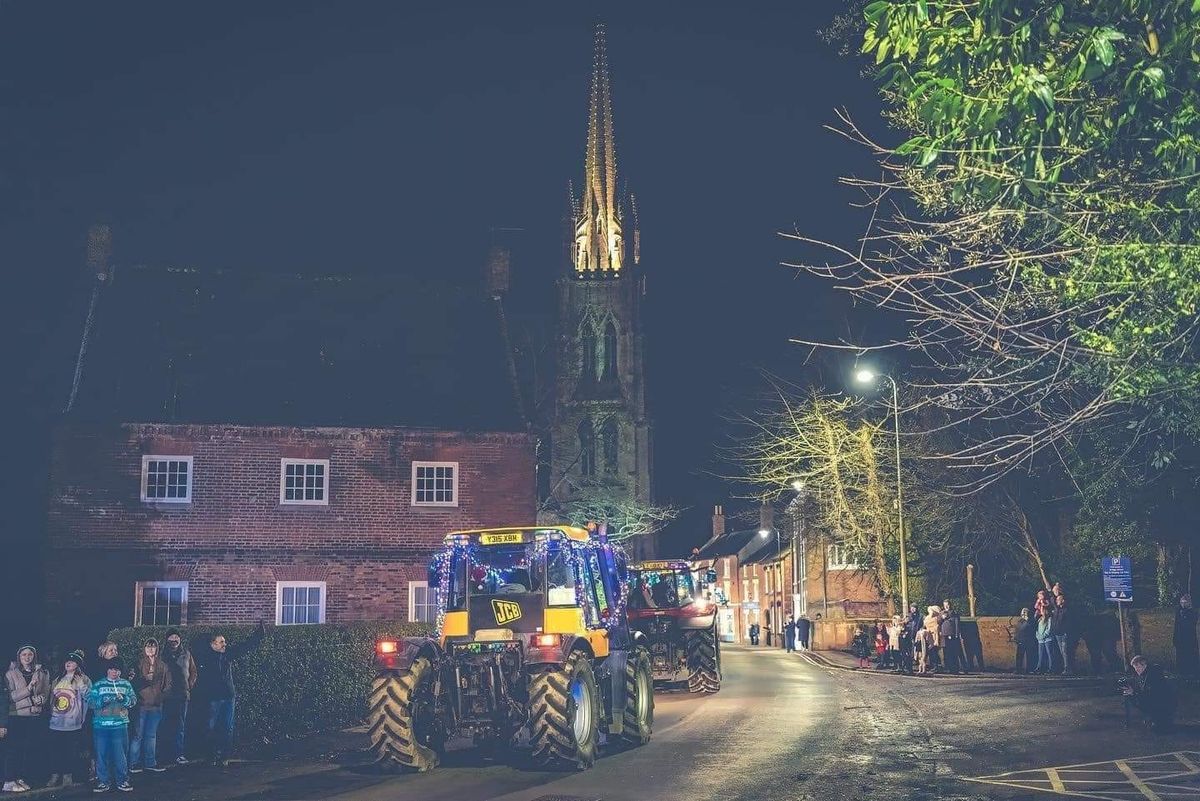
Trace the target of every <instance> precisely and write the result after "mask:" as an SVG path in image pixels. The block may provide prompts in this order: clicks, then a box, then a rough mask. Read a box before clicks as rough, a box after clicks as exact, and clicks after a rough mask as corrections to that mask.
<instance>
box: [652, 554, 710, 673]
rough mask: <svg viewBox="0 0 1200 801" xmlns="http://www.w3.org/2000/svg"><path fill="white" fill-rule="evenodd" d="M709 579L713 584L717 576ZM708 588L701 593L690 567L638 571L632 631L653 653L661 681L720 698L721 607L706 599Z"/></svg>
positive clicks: (664, 565)
mask: <svg viewBox="0 0 1200 801" xmlns="http://www.w3.org/2000/svg"><path fill="white" fill-rule="evenodd" d="M709 572H711V571H709ZM705 578H706V581H708V582H711V581H712V580H713V579H715V578H716V575H715V574H713V575H712V576H711V577H709V576H708V573H706V574H705ZM703 586H704V585H703V583H702V584H701V587H700V588H699V589H700V590H701V591H699V592H698V591H697V587H696V582H695V581H693V578H692V569H691V565H690V564H689V563H688V562H683V561H661V562H640V563H637V564H634V565H632V566H631V568H630V574H629V625H630V626H631V627H632V628H633V630H634V641H635V642H636V643H637V644H638V645H644V646H645V647H646V648H647V649H648V650H649V651H650V665H651V668H652V670H653V674H654V680H655V681H660V682H671V683H674V682H679V681H683V680H686V681H687V684H688V689H689V690H691V691H692V692H694V693H715V692H717V691H718V690H720V689H721V645H720V642H719V641H718V640H717V605H716V604H715V603H714V602H713V601H712V599H710V598H707V597H705V593H704V592H703Z"/></svg>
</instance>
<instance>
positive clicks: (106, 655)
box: [92, 640, 118, 678]
mask: <svg viewBox="0 0 1200 801" xmlns="http://www.w3.org/2000/svg"><path fill="white" fill-rule="evenodd" d="M117 656H118V654H117V644H116V643H115V642H113V641H112V640H105V641H104V642H102V643H100V644H99V645H97V646H96V669H95V670H94V671H92V675H93V676H98V677H100V678H103V677H104V666H105V665H107V664H108V661H109V660H110V659H116V658H117Z"/></svg>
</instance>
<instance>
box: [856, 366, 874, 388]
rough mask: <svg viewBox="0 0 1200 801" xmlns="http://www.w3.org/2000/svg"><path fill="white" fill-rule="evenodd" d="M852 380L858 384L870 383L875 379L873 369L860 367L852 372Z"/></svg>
mask: <svg viewBox="0 0 1200 801" xmlns="http://www.w3.org/2000/svg"><path fill="white" fill-rule="evenodd" d="M854 380H855V381H857V382H858V383H860V384H870V383H873V382H874V381H875V371H874V370H868V369H867V368H866V367H863V368H860V369H859V370H858V371H857V372H856V373H855V374H854Z"/></svg>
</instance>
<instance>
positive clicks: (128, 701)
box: [87, 657, 137, 793]
mask: <svg viewBox="0 0 1200 801" xmlns="http://www.w3.org/2000/svg"><path fill="white" fill-rule="evenodd" d="M102 667H103V668H104V674H105V677H104V678H103V679H100V680H99V681H97V682H96V683H95V684H93V685H92V689H91V690H89V691H88V695H87V702H88V706H89V707H91V709H92V711H93V715H92V740H93V742H94V743H95V746H96V788H95V791H96V792H98V793H103V792H107V791H108V790H110V789H111V788H112V785H113V781H114V780H115V781H116V786H117V789H118V790H120V791H122V792H126V793H127V792H129V791H130V790H132V789H133V785H131V784H130V783H129V754H128V751H127V749H128V748H129V709H130V707H132V706H133V705H134V704H135V703H137V693H136V692H134V689H133V685H132V684H130V683H129V682H128V681H126V680H125V679H123V678H121V675H122V674H123V673H124V671H125V666H124V665H123V664H122V662H121V660H120V658H119V657H118V658H115V659H109V660H106V661H105V663H104V664H103V665H102Z"/></svg>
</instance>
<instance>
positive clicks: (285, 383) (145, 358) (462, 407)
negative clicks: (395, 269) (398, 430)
mask: <svg viewBox="0 0 1200 801" xmlns="http://www.w3.org/2000/svg"><path fill="white" fill-rule="evenodd" d="M72 416H73V417H76V419H80V418H82V419H92V420H110V421H138V422H160V421H161V422H180V423H186V422H223V423H239V424H246V425H326V426H415V427H430V428H445V429H455V430H502V431H523V430H525V425H524V422H523V420H522V416H521V414H520V410H519V408H518V402H517V399H516V395H515V392H514V387H513V383H512V380H511V377H510V373H509V370H508V362H507V355H506V353H505V344H504V340H503V337H502V332H501V326H500V320H499V316H498V309H497V306H496V302H495V301H494V300H492V299H490V298H488V297H487V296H486V295H485V294H484V292H483V290H482V287H471V288H463V287H459V286H454V285H451V284H448V283H439V282H437V281H435V280H430V279H413V278H410V277H393V276H386V275H368V276H353V277H350V276H302V275H294V274H293V275H279V274H274V275H268V274H247V273H236V272H230V271H211V272H205V271H200V270H182V269H162V268H143V267H129V268H118V269H117V270H116V272H115V274H114V276H113V280H112V282H111V284H109V285H108V286H106V287H105V288H104V290H103V292H102V295H101V298H100V302H99V306H98V310H97V318H96V328H95V331H94V333H93V336H92V341H91V342H90V344H89V348H88V353H87V356H86V358H85V360H84V369H83V380H82V383H81V385H80V396H79V399H78V401H77V403H76V407H75V410H74V412H73V414H72Z"/></svg>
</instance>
